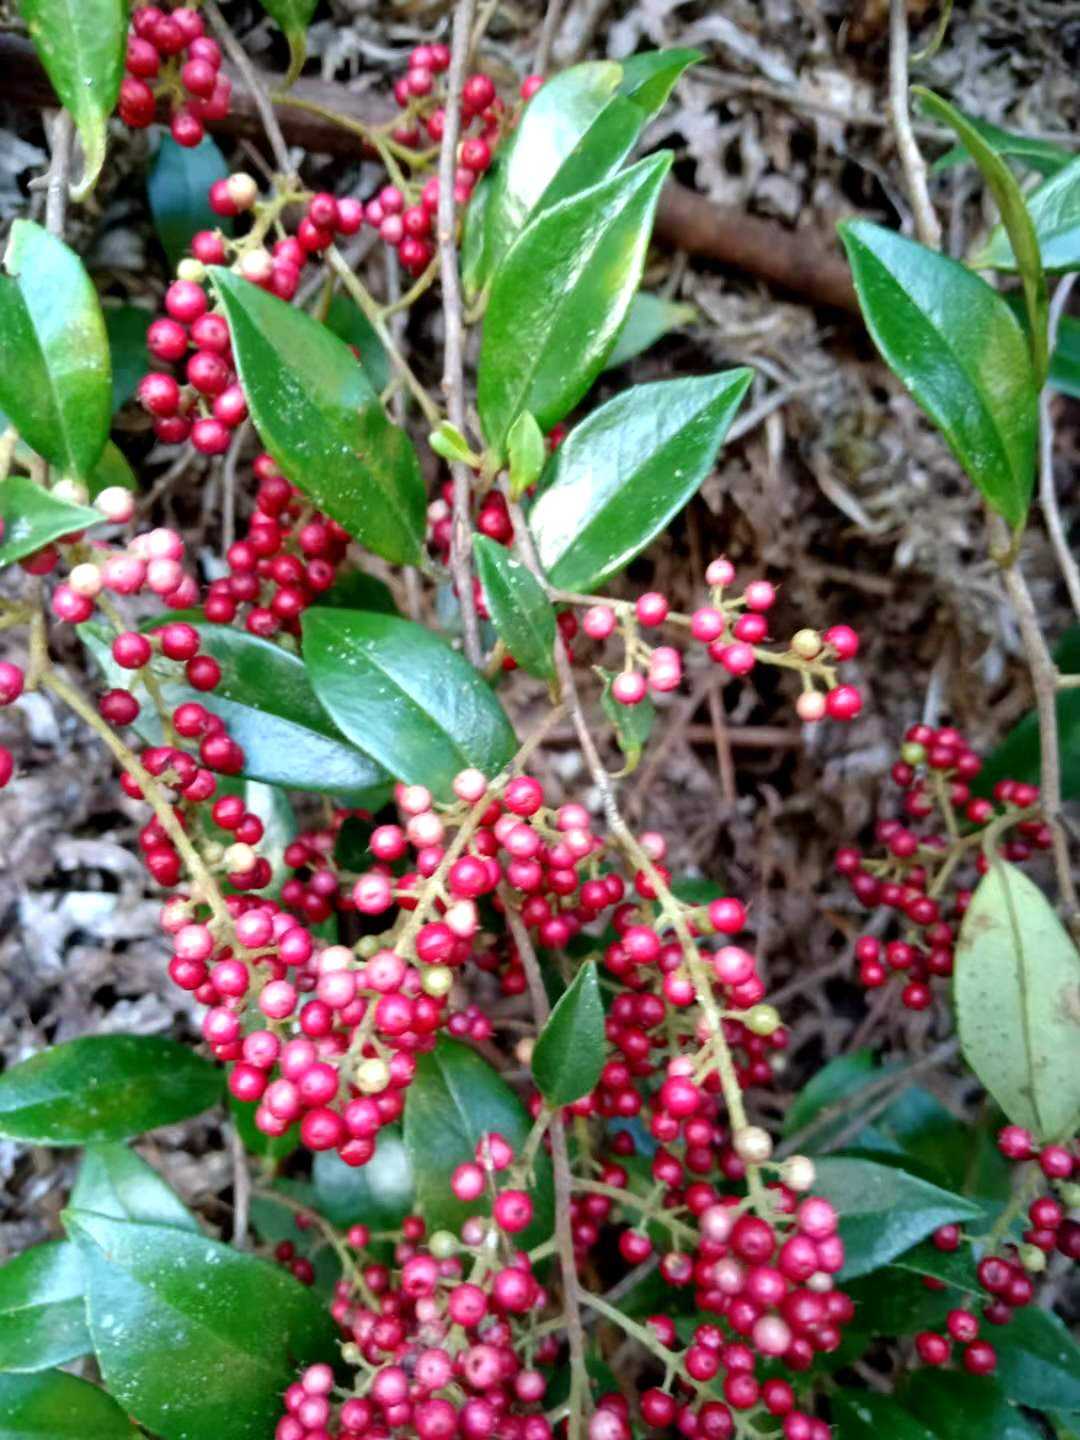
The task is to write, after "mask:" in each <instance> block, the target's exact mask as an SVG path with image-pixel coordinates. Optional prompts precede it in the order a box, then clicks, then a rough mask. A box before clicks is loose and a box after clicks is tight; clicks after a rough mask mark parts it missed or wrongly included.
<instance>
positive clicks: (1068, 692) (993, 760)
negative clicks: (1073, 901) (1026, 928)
mask: <svg viewBox="0 0 1080 1440" xmlns="http://www.w3.org/2000/svg"><path fill="white" fill-rule="evenodd" d="M1077 373H1078V376H1080V365H1078V371H1077ZM1052 380H1053V369H1051V381H1052ZM1054 664H1055V665H1056V666H1057V668H1058V669H1059V670H1060V671H1061V673H1062V674H1063V675H1077V674H1080V625H1074V626H1072V627H1071V628H1070V629H1069V630H1067V631H1066V632H1065V634H1064V635H1063V636H1062V637H1061V640H1060V641H1059V642H1058V644H1057V645H1055V647H1054ZM1055 704H1056V707H1057V724H1058V748H1059V752H1060V756H1061V794H1062V798H1063V799H1065V800H1080V687H1074V686H1069V687H1068V688H1067V689H1065V690H1059V691H1058V693H1057V695H1056V697H1055ZM1041 770H1042V747H1041V745H1040V743H1039V719H1038V716H1037V715H1036V713H1035V711H1034V710H1031V711H1029V712H1028V713H1027V714H1026V715H1025V716H1024V718H1023V719H1022V720H1018V721H1017V723H1016V724H1015V725H1014V726H1013V728H1012V729H1011V730H1010V731H1009V733H1008V734H1007V735H1006V736H1005V738H1004V740H1002V742H1001V744H1000V745H998V746H997V747H996V748H995V749H994V750H993V751H992V752H991V754H990V755H989V756H988V757H987V759H986V762H985V764H984V765H983V768H982V770H981V771H980V772H979V774H978V775H977V776H976V778H975V781H974V784H973V786H972V788H973V789H974V790H975V792H976V794H979V795H990V794H992V793H993V788H994V786H995V785H996V784H997V782H998V781H999V780H1005V779H1010V780H1024V781H1026V782H1027V783H1028V784H1031V785H1038V783H1039V778H1040V774H1041Z"/></svg>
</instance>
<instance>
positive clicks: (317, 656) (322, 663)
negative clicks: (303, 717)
mask: <svg viewBox="0 0 1080 1440" xmlns="http://www.w3.org/2000/svg"><path fill="white" fill-rule="evenodd" d="M303 630H304V659H305V662H306V664H307V668H308V675H309V676H310V678H311V683H312V685H313V686H314V688H315V693H316V695H317V696H318V697H319V700H320V701H321V702H322V704H323V705H324V706H325V708H326V709H327V711H328V712H329V713H330V715H331V717H332V718H333V720H334V721H335V723H336V724H337V725H339V726H340V727H341V730H342V732H343V733H344V734H345V735H347V736H348V737H349V739H350V740H352V742H353V743H354V744H355V745H356V746H357V747H358V748H359V749H361V750H363V751H364V752H365V754H368V755H370V756H371V757H372V759H374V760H376V761H378V763H379V764H380V765H382V766H383V768H384V769H385V770H387V771H389V773H390V774H391V775H393V776H394V777H395V778H397V779H399V780H404V781H405V782H406V784H409V785H427V786H428V787H429V789H431V790H432V791H433V792H434V794H435V795H436V796H438V798H440V799H443V800H446V799H449V797H450V795H451V794H452V789H451V786H452V783H453V779H454V776H455V775H456V774H457V773H458V772H459V771H460V770H465V769H468V768H469V767H471V766H476V767H477V768H478V769H480V770H482V771H483V772H484V774H485V775H488V776H493V775H495V774H496V773H497V772H498V771H499V770H501V769H502V767H503V766H504V765H505V764H506V763H507V762H508V761H509V760H510V759H511V757H512V756H513V754H514V751H515V749H516V741H515V739H514V732H513V730H512V729H511V727H510V722H509V720H507V718H506V715H505V713H504V711H503V709H502V706H501V705H500V704H499V702H498V700H496V698H495V696H494V695H493V694H492V693H491V690H490V689H489V688H488V687H487V685H485V683H484V681H483V679H482V678H481V677H480V676H479V675H478V674H477V672H476V671H475V670H474V669H473V667H472V666H471V665H470V664H469V662H468V661H467V660H465V659H464V658H463V657H462V656H461V655H459V654H458V653H457V652H456V651H455V650H451V648H450V646H449V645H447V644H446V642H445V641H443V640H441V639H440V638H439V637H438V636H437V635H434V634H433V633H432V632H431V631H430V630H427V629H425V628H424V626H422V625H415V624H413V622H412V621H410V620H400V619H398V618H397V617H396V616H393V615H377V614H375V613H374V612H365V611H359V610H322V609H314V610H308V611H307V612H306V613H305V615H304V620H303Z"/></svg>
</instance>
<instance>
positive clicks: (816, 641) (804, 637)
mask: <svg viewBox="0 0 1080 1440" xmlns="http://www.w3.org/2000/svg"><path fill="white" fill-rule="evenodd" d="M791 648H792V651H793V652H794V653H795V654H796V655H798V656H799V658H800V659H801V660H816V659H817V657H818V656H819V655H820V654H821V636H820V635H819V634H818V632H817V631H816V630H809V629H807V630H796V632H795V634H794V635H793V636H792V637H791Z"/></svg>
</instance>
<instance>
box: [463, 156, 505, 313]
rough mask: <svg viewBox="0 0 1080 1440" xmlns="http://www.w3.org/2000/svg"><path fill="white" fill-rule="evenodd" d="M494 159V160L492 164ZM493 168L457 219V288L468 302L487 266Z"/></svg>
mask: <svg viewBox="0 0 1080 1440" xmlns="http://www.w3.org/2000/svg"><path fill="white" fill-rule="evenodd" d="M497 165H498V161H496V166H497ZM497 174H498V170H497V169H496V171H495V173H494V174H493V173H492V172H491V171H489V172H488V173H487V174H486V175H484V176H483V177H482V179H481V180H480V182H479V184H478V185H477V186H476V188H475V189H474V190H473V192H472V195H471V196H470V197H469V203H468V204H467V205H466V206H465V213H464V215H463V216H462V219H461V248H460V261H461V288H462V290H463V292H464V294H465V299H466V300H467V301H468V302H469V304H470V305H471V304H472V303H473V301H474V300H475V299H476V298H477V296H478V295H479V294H480V291H481V290H482V289H483V288H484V285H485V283H486V282H487V279H488V277H489V275H490V274H491V267H490V266H489V265H488V262H487V212H488V206H489V205H490V203H491V198H492V196H493V195H494V194H495V178H496V175H497Z"/></svg>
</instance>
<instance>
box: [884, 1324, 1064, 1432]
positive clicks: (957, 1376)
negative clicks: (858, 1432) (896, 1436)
mask: <svg viewBox="0 0 1080 1440" xmlns="http://www.w3.org/2000/svg"><path fill="white" fill-rule="evenodd" d="M994 1340H995V1341H996V1340H997V1334H996V1332H995V1335H994ZM900 1399H901V1401H902V1403H903V1405H904V1408H905V1409H906V1410H909V1411H910V1412H911V1414H913V1415H914V1416H915V1418H916V1419H917V1420H921V1421H922V1422H923V1424H925V1425H929V1426H931V1427H932V1430H931V1433H932V1435H933V1436H934V1437H935V1440H975V1437H976V1436H977V1437H978V1440H984V1437H985V1440H991V1437H992V1440H1041V1436H1042V1431H1041V1430H1040V1429H1039V1427H1038V1426H1037V1425H1034V1424H1033V1423H1032V1422H1031V1421H1030V1420H1028V1418H1027V1417H1026V1416H1025V1415H1024V1414H1023V1413H1022V1412H1021V1411H1020V1410H1017V1409H1016V1407H1015V1406H1013V1405H1010V1404H1009V1402H1008V1400H1006V1398H1005V1395H1004V1393H1003V1392H1002V1389H1001V1387H1000V1386H999V1385H998V1383H997V1381H996V1380H995V1379H994V1378H993V1377H992V1376H987V1375H965V1374H963V1372H961V1371H957V1370H930V1369H922V1370H916V1371H915V1372H914V1374H913V1375H912V1376H911V1379H910V1381H909V1383H908V1384H907V1386H906V1387H905V1388H904V1390H903V1392H902V1394H901V1396H900ZM890 1440H891V1437H890Z"/></svg>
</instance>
